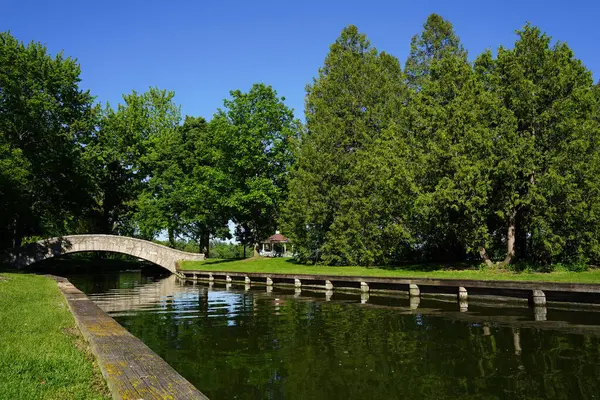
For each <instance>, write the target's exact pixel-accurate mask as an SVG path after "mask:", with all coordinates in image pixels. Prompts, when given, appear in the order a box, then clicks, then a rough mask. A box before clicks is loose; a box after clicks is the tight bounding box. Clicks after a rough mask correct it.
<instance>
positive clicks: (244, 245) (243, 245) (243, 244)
mask: <svg viewBox="0 0 600 400" xmlns="http://www.w3.org/2000/svg"><path fill="white" fill-rule="evenodd" d="M242 247H243V248H244V258H246V243H242Z"/></svg>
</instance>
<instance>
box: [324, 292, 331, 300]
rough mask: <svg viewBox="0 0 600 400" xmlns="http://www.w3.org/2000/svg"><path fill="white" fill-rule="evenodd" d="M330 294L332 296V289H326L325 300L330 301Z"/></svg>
mask: <svg viewBox="0 0 600 400" xmlns="http://www.w3.org/2000/svg"><path fill="white" fill-rule="evenodd" d="M331 296H333V290H326V291H325V300H326V301H331Z"/></svg>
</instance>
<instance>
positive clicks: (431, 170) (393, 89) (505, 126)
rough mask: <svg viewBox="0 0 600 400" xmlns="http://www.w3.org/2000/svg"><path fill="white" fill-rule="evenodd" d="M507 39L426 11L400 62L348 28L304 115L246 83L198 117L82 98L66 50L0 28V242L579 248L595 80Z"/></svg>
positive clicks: (588, 220)
mask: <svg viewBox="0 0 600 400" xmlns="http://www.w3.org/2000/svg"><path fill="white" fill-rule="evenodd" d="M517 36H518V37H517V40H516V42H515V45H514V47H512V48H504V47H500V48H499V49H498V50H497V51H496V52H495V53H493V52H492V51H486V52H484V53H482V54H480V55H478V56H477V57H473V58H469V56H468V54H467V51H466V50H465V49H464V47H463V46H462V44H461V42H460V39H459V38H458V36H457V35H456V34H455V32H454V30H453V27H452V24H451V23H450V22H449V21H447V20H444V19H443V18H442V17H440V16H439V15H436V14H432V15H431V16H429V18H428V19H427V21H426V22H425V24H424V25H423V31H422V32H421V33H419V34H417V35H415V36H414V37H413V38H412V41H411V44H410V53H409V57H408V59H407V60H406V62H405V63H404V69H403V68H402V66H401V62H400V61H399V60H398V59H397V58H395V57H393V56H392V55H390V54H387V53H385V52H380V51H378V50H377V49H376V48H375V47H374V46H372V45H371V43H370V42H369V41H368V40H367V38H366V36H365V35H364V34H362V33H360V32H359V30H358V29H357V28H356V27H355V26H352V25H350V26H348V27H346V28H345V29H344V30H343V31H342V33H341V35H340V37H339V38H338V39H337V40H336V41H335V43H333V44H332V45H331V47H330V51H329V53H328V55H327V56H326V58H325V60H324V64H323V66H322V67H321V68H320V69H319V71H318V75H317V76H316V78H314V79H313V81H312V82H311V83H310V84H309V85H307V95H306V108H305V119H306V121H305V125H304V126H303V125H301V123H300V122H299V121H298V120H297V119H296V118H295V117H294V115H293V112H292V110H291V109H289V108H287V107H286V106H285V104H284V99H283V98H280V97H278V95H277V93H276V92H275V90H274V89H273V88H271V87H270V86H267V85H264V84H255V85H253V86H252V88H250V90H249V91H248V92H242V91H240V90H234V91H232V92H231V93H230V95H231V97H230V98H228V99H226V100H224V103H223V108H222V109H219V110H218V111H217V112H216V113H215V115H214V116H213V118H212V119H211V120H209V121H207V120H205V119H204V118H202V117H191V116H187V117H185V119H184V120H183V121H182V118H181V115H180V109H179V106H178V105H177V104H176V103H175V101H174V93H172V92H169V91H165V90H159V89H156V88H150V89H149V90H148V91H147V92H145V93H136V92H133V93H131V94H129V95H125V96H124V97H123V103H122V104H119V105H118V107H117V108H116V109H113V108H111V107H110V105H108V104H107V105H105V106H104V107H103V108H102V107H100V106H94V105H93V100H94V99H93V98H92V97H91V95H90V94H89V93H88V92H85V91H82V90H80V89H79V88H78V83H79V66H78V65H77V63H76V62H75V61H74V60H73V59H70V58H64V57H63V56H62V55H58V56H56V57H54V58H52V57H51V56H50V55H48V54H47V52H46V49H45V48H44V47H43V46H41V45H40V44H36V43H32V44H30V45H27V46H25V45H23V44H22V43H19V42H18V41H17V40H16V39H14V38H13V37H12V36H10V35H9V34H7V33H3V34H2V35H1V36H0V39H1V41H0V46H1V47H0V67H1V68H0V198H1V201H0V247H10V246H16V245H19V244H20V243H21V242H22V241H23V240H32V239H34V238H35V237H38V236H48V235H54V234H62V233H80V232H81V233H83V232H102V233H113V234H123V235H133V236H139V237H144V238H148V239H156V238H163V239H164V238H165V237H167V238H168V243H169V245H171V246H174V247H175V246H178V243H181V241H182V240H183V241H187V240H189V241H191V242H192V243H194V246H193V247H194V249H196V250H198V251H204V252H207V253H208V252H210V250H211V248H212V247H213V246H212V245H211V241H214V240H217V239H226V238H231V237H232V236H233V234H235V236H236V239H237V240H238V242H239V243H241V244H242V248H243V249H244V255H245V251H246V248H247V247H250V248H254V252H255V254H256V251H257V248H258V247H257V243H259V242H260V241H261V240H262V239H264V238H266V237H268V236H269V235H271V234H272V233H273V232H274V231H275V229H277V228H281V229H282V231H283V233H284V234H285V235H287V236H289V237H290V239H291V240H292V242H293V243H294V245H295V246H294V251H295V252H296V256H297V258H298V259H299V260H300V261H301V262H313V263H319V264H329V265H367V266H368V265H388V264H395V263H398V262H404V261H419V262H420V261H466V260H469V261H477V262H484V263H485V264H487V265H488V266H489V267H494V266H505V265H508V264H515V263H516V264H518V263H523V264H527V265H542V266H548V265H553V264H557V263H562V264H573V265H575V264H576V265H585V264H594V263H598V262H599V261H600V242H599V238H600V217H598V216H599V215H600V174H599V173H600V154H599V152H600V89H599V87H600V86H599V85H594V83H593V81H592V75H591V72H590V71H589V70H587V69H586V68H585V66H584V65H583V63H582V62H581V61H580V60H578V59H577V58H575V56H574V54H573V52H572V50H571V49H570V48H569V47H568V46H567V45H566V44H564V43H561V42H556V43H554V42H552V40H551V39H550V37H549V36H547V35H546V34H544V33H542V32H541V31H540V30H539V29H538V28H536V27H533V26H530V25H526V26H525V27H524V28H523V29H522V30H520V31H517ZM231 223H233V224H234V225H235V231H234V232H233V231H232V232H230V228H229V226H230V224H231ZM224 251H225V250H224ZM226 252H227V253H228V254H229V250H227V251H226Z"/></svg>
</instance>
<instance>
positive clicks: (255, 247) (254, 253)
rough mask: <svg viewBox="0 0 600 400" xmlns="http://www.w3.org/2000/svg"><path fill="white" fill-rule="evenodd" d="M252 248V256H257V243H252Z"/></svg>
mask: <svg viewBox="0 0 600 400" xmlns="http://www.w3.org/2000/svg"><path fill="white" fill-rule="evenodd" d="M253 248H254V252H253V254H252V256H253V257H258V256H259V254H258V243H254V246H253Z"/></svg>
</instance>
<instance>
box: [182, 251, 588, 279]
mask: <svg viewBox="0 0 600 400" xmlns="http://www.w3.org/2000/svg"><path fill="white" fill-rule="evenodd" d="M181 269H184V270H194V269H196V270H213V271H231V272H263V273H286V274H318V275H343V276H378V277H397V278H407V277H410V278H447V279H482V280H519V281H548V282H578V283H600V269H596V270H589V271H583V272H572V271H554V272H547V273H540V272H508V271H496V270H489V269H480V268H478V266H474V267H468V266H464V267H461V268H456V267H447V266H443V265H422V264H420V265H405V266H401V267H394V268H391V267H390V268H387V267H386V268H375V267H373V268H367V267H328V266H321V265H302V264H298V263H295V262H294V261H293V260H291V259H285V258H261V257H259V258H252V259H245V260H219V259H208V260H206V261H184V262H183V263H182V264H181Z"/></svg>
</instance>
